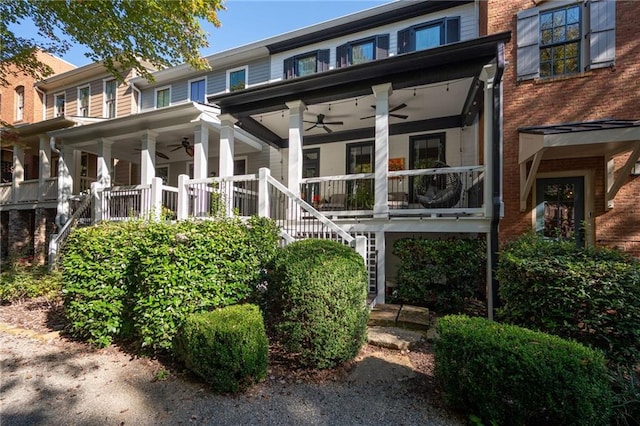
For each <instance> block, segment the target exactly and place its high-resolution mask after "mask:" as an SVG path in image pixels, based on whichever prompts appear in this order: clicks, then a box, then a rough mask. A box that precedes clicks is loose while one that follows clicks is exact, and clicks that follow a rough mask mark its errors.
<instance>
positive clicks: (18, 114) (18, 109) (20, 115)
mask: <svg viewBox="0 0 640 426" xmlns="http://www.w3.org/2000/svg"><path fill="white" fill-rule="evenodd" d="M18 89H21V91H20V93H19V91H18ZM14 93H15V100H16V104H15V121H23V120H24V103H25V99H24V96H25V88H24V86H22V85H20V86H17V87H16V88H15V90H14ZM21 100H22V106H20V103H21V102H20V101H21Z"/></svg>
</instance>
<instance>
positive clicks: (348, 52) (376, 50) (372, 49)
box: [336, 34, 389, 68]
mask: <svg viewBox="0 0 640 426" xmlns="http://www.w3.org/2000/svg"><path fill="white" fill-rule="evenodd" d="M388 54H389V34H384V35H379V36H375V37H370V38H366V39H362V40H357V41H352V42H350V43H347V44H343V45H342V46H338V47H337V48H336V66H337V67H338V68H340V67H346V66H349V65H357V64H361V63H363V62H369V61H373V60H374V59H382V58H386V57H387V56H388Z"/></svg>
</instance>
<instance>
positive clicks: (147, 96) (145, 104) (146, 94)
mask: <svg viewBox="0 0 640 426" xmlns="http://www.w3.org/2000/svg"><path fill="white" fill-rule="evenodd" d="M154 93H155V92H154V89H153V87H152V88H149V89H144V90H143V91H142V96H141V98H142V105H141V107H140V109H142V110H146V109H153V103H154V99H153V96H154Z"/></svg>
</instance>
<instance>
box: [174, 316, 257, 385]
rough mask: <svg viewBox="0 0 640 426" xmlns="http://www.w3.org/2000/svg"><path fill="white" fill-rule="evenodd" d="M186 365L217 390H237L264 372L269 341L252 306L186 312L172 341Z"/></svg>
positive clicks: (177, 353)
mask: <svg viewBox="0 0 640 426" xmlns="http://www.w3.org/2000/svg"><path fill="white" fill-rule="evenodd" d="M174 351H175V354H176V356H177V357H178V358H179V359H180V360H182V361H183V362H184V363H185V365H186V366H187V368H189V369H190V370H191V371H193V372H194V373H196V374H197V375H199V376H200V377H202V378H203V379H204V380H205V382H207V383H208V384H210V385H211V386H212V387H213V388H214V389H216V390H218V391H221V392H237V391H239V390H243V389H245V388H246V387H247V386H249V385H251V384H252V383H256V382H258V381H260V380H262V379H264V378H265V377H266V375H267V361H268V352H269V342H268V340H267V334H266V332H265V329H264V322H263V319H262V314H261V313H260V310H259V309H258V307H257V306H255V305H235V306H228V307H226V308H222V309H219V310H216V311H212V312H203V313H199V314H193V315H189V316H188V317H187V318H186V320H185V321H184V323H183V324H182V326H181V327H180V332H179V333H178V334H177V335H176V338H175V341H174Z"/></svg>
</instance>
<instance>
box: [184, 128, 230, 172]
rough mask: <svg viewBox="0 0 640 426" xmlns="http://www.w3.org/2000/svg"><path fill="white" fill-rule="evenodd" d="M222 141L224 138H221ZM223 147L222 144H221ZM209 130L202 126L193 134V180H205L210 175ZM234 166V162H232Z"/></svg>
mask: <svg viewBox="0 0 640 426" xmlns="http://www.w3.org/2000/svg"><path fill="white" fill-rule="evenodd" d="M220 139H222V138H220ZM220 145H221V146H222V144H220ZM208 161H209V128H208V127H206V126H204V125H202V124H200V125H199V126H196V128H195V130H194V132H193V178H194V179H205V178H206V177H207V175H208V173H209V172H208V170H207V169H208ZM231 164H233V161H232V162H231Z"/></svg>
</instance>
